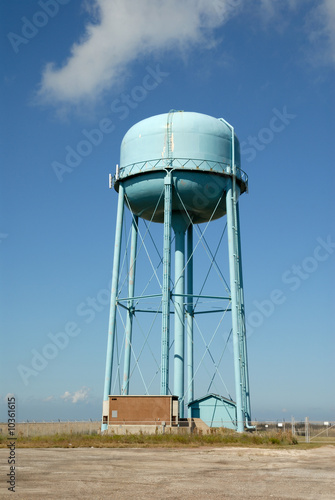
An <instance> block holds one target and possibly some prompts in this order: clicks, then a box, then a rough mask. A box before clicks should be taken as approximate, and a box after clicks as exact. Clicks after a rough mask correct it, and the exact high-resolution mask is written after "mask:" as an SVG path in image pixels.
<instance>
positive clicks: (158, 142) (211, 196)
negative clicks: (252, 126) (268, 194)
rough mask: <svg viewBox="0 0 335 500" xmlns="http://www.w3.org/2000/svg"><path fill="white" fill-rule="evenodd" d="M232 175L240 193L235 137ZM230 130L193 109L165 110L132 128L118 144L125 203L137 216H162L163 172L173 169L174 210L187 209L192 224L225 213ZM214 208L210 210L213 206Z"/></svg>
mask: <svg viewBox="0 0 335 500" xmlns="http://www.w3.org/2000/svg"><path fill="white" fill-rule="evenodd" d="M234 146H235V165H236V179H237V182H238V184H239V188H240V192H241V193H242V192H244V191H245V190H246V189H247V177H246V175H245V174H244V172H243V171H242V170H241V169H240V147H239V141H238V139H237V137H236V135H235V136H234ZM231 156H232V133H231V129H230V128H229V127H228V126H227V124H226V123H225V122H224V121H223V120H221V119H217V118H213V117H211V116H208V115H204V114H201V113H193V112H184V111H178V112H175V111H174V112H170V113H165V114H161V115H157V116H153V117H150V118H147V119H145V120H142V121H140V122H139V123H136V125H134V126H133V127H131V128H130V129H129V130H128V132H127V133H126V135H125V136H124V138H123V141H122V144H121V155H120V169H119V172H118V176H117V179H116V183H115V188H116V190H117V191H118V185H119V181H121V180H122V183H123V186H124V189H125V195H126V199H127V203H128V204H129V207H130V209H131V210H132V212H133V213H134V214H136V215H138V216H139V217H142V218H144V219H147V220H153V221H154V222H163V219H164V197H163V196H162V193H163V190H164V177H165V175H166V172H165V170H166V169H167V168H170V169H171V168H172V169H173V185H174V188H175V189H174V193H173V199H172V211H173V213H182V212H185V208H186V209H187V211H188V214H189V216H190V217H191V218H192V222H193V223H199V222H206V221H208V220H209V218H212V219H217V218H219V217H222V216H223V215H225V213H226V201H225V196H223V193H224V192H225V191H226V186H227V175H228V174H230V173H231V171H230V169H231V165H232V158H231ZM215 208H216V211H215V213H214V215H213V210H214V209H215Z"/></svg>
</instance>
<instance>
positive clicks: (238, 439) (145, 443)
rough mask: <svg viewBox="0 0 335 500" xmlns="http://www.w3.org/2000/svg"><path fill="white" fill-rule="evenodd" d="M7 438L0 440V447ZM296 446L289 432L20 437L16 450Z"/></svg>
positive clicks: (224, 431)
mask: <svg viewBox="0 0 335 500" xmlns="http://www.w3.org/2000/svg"><path fill="white" fill-rule="evenodd" d="M7 442H8V440H7V437H6V436H0V447H6V445H7ZM296 444H298V441H297V439H296V438H295V436H293V435H292V434H291V432H273V433H269V432H267V433H250V432H246V433H243V434H238V433H236V432H234V431H229V430H225V429H220V430H217V431H215V432H212V433H210V434H186V433H181V434H142V433H139V434H125V435H116V434H114V435H100V434H55V435H52V436H32V437H24V436H19V437H18V438H17V440H16V446H17V447H18V448H80V447H85V448H87V447H88V448H90V447H93V448H125V447H132V448H134V447H136V448H137V447H143V448H145V447H162V448H175V447H199V446H266V447H276V446H290V445H296Z"/></svg>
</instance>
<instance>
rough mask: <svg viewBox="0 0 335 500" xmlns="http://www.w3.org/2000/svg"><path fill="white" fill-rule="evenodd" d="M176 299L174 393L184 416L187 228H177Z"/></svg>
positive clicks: (180, 411) (181, 415)
mask: <svg viewBox="0 0 335 500" xmlns="http://www.w3.org/2000/svg"><path fill="white" fill-rule="evenodd" d="M174 231H175V237H176V239H175V264H174V266H175V287H174V290H175V294H176V296H175V301H174V309H175V314H174V394H175V395H176V396H178V398H179V414H180V417H181V418H183V417H184V300H185V298H184V294H185V285H184V281H185V278H184V266H185V229H184V228H183V229H179V228H177V229H176V228H175V227H174Z"/></svg>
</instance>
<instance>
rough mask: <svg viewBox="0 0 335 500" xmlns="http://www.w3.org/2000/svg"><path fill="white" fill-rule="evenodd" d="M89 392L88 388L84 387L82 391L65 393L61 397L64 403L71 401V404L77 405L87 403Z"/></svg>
mask: <svg viewBox="0 0 335 500" xmlns="http://www.w3.org/2000/svg"><path fill="white" fill-rule="evenodd" d="M89 392H90V389H89V388H87V387H82V388H81V389H79V390H78V391H76V392H73V393H71V392H69V391H65V392H64V394H63V395H62V396H61V399H64V401H71V403H74V404H75V403H78V402H80V401H86V400H87V399H88V394H89Z"/></svg>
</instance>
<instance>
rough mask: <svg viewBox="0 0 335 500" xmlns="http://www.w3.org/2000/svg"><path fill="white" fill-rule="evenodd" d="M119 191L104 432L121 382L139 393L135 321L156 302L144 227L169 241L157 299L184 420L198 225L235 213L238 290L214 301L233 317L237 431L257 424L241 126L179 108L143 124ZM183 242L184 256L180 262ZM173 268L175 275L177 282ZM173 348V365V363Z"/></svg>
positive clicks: (233, 283)
mask: <svg viewBox="0 0 335 500" xmlns="http://www.w3.org/2000/svg"><path fill="white" fill-rule="evenodd" d="M113 185H114V188H115V190H116V191H117V193H118V208H117V216H116V231H115V248H114V261H113V275H112V285H111V306H110V317H109V334H108V345H107V359H106V375H105V386H104V403H103V421H102V430H106V429H107V426H108V398H109V396H110V395H111V388H112V379H113V377H117V376H119V378H120V380H121V383H120V388H119V393H120V394H121V395H127V394H129V391H130V389H129V387H130V374H131V349H132V343H133V335H134V332H133V320H134V316H135V315H136V313H137V311H138V310H139V306H138V304H142V303H143V301H144V300H145V299H148V298H150V297H153V295H150V296H149V295H148V296H146V295H145V294H144V295H143V294H142V295H141V297H138V296H135V295H134V290H135V288H134V287H135V281H136V274H137V269H138V262H137V259H138V258H137V249H138V234H139V225H140V223H141V221H142V222H143V223H145V222H146V221H149V222H150V224H151V223H158V224H161V225H163V234H162V241H156V242H155V244H156V246H157V248H158V249H161V251H162V258H161V261H162V266H161V271H160V272H161V273H162V274H161V287H160V289H159V290H157V294H155V297H158V298H159V305H158V307H157V314H159V315H160V318H161V322H160V366H159V373H160V394H161V395H169V394H172V395H173V396H177V397H178V399H179V412H180V417H181V418H182V417H184V407H185V404H186V403H188V406H189V408H191V409H192V404H191V403H192V401H193V400H194V399H195V390H196V381H195V370H194V342H195V339H194V332H193V330H194V318H195V314H196V312H197V311H196V307H195V301H196V300H198V299H199V297H200V296H201V293H200V294H195V293H194V290H193V282H194V281H193V277H194V269H193V253H194V245H193V234H194V228H195V227H196V226H197V225H201V224H203V223H207V224H208V223H211V222H212V221H214V220H216V219H219V218H223V217H224V216H226V224H227V239H228V261H229V275H230V280H229V281H230V288H229V293H228V294H227V293H226V294H225V295H222V296H220V297H217V296H213V297H212V298H213V299H218V298H219V299H220V300H225V301H226V306H225V308H226V311H229V314H230V317H231V335H232V344H233V366H234V368H233V371H234V380H235V401H232V404H233V405H235V408H236V412H235V414H234V417H232V422H231V425H229V427H233V428H235V429H236V430H237V431H238V432H242V431H244V430H245V428H249V427H250V423H251V412H250V396H249V381H248V363H247V349H246V331H245V311H244V297H243V281H242V264H241V244H240V223H239V202H238V200H239V196H240V195H241V194H243V193H244V192H246V191H247V188H248V179H247V175H246V174H245V172H243V170H241V165H240V148H239V141H238V139H237V137H236V135H235V133H234V128H233V126H231V125H230V124H229V123H228V122H226V121H225V120H224V119H223V118H219V119H217V118H213V117H211V116H208V115H204V114H200V113H193V112H184V111H170V112H169V113H166V114H160V115H157V116H153V117H150V118H147V119H145V120H142V121H140V122H139V123H137V124H135V125H134V126H133V127H131V128H130V130H128V132H127V133H126V135H125V136H124V138H123V141H122V144H121V155H120V166H119V167H117V171H116V174H115V177H114V179H113ZM124 207H126V210H127V212H128V213H129V214H131V232H130V236H129V247H130V250H129V265H128V275H127V280H128V283H127V284H128V287H127V294H126V296H125V297H124V296H120V290H119V289H120V262H121V257H122V249H121V247H122V239H124V236H123V233H124V217H125V210H124ZM172 230H173V232H172ZM173 237H174V249H173V250H174V258H172V257H171V256H173V251H172V248H171V245H172V239H173ZM185 240H186V242H185ZM185 243H186V244H185ZM172 267H173V269H174V276H171V274H172V273H171V269H172ZM140 299H141V300H140ZM206 299H207V300H211V296H210V295H206ZM120 308H122V309H123V310H124V311H125V314H126V319H125V320H124V322H123V324H122V325H121V327H117V317H118V310H119V309H120ZM143 311H144V309H143V306H142V308H141V312H143ZM151 312H152V311H151ZM120 329H121V330H122V331H123V338H124V344H123V348H124V355H123V359H124V361H123V367H121V368H120V362H119V361H116V354H115V337H116V332H117V330H120ZM172 347H173V349H172ZM171 351H173V360H172V359H171V360H170V352H171ZM172 368H173V369H172ZM120 371H121V376H120ZM116 372H118V374H117V373H116ZM170 372H173V373H170ZM185 380H186V383H185ZM185 387H186V390H185ZM197 396H199V395H197ZM191 415H192V414H191V413H189V416H191Z"/></svg>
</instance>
